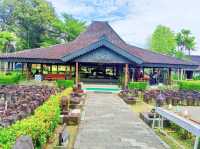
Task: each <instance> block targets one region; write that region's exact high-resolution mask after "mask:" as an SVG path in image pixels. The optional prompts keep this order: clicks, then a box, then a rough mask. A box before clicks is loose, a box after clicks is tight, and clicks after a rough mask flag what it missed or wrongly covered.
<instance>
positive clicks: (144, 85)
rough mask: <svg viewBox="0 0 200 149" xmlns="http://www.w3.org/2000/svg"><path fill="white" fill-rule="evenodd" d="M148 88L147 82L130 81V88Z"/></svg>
mask: <svg viewBox="0 0 200 149" xmlns="http://www.w3.org/2000/svg"><path fill="white" fill-rule="evenodd" d="M146 88H147V82H129V83H128V89H138V90H145V89H146Z"/></svg>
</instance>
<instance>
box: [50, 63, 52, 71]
mask: <svg viewBox="0 0 200 149" xmlns="http://www.w3.org/2000/svg"><path fill="white" fill-rule="evenodd" d="M50 73H52V64H51V65H50Z"/></svg>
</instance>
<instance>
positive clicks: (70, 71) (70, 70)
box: [69, 64, 72, 80]
mask: <svg viewBox="0 0 200 149" xmlns="http://www.w3.org/2000/svg"><path fill="white" fill-rule="evenodd" d="M69 79H70V80H71V79H72V65H71V64H70V65H69Z"/></svg>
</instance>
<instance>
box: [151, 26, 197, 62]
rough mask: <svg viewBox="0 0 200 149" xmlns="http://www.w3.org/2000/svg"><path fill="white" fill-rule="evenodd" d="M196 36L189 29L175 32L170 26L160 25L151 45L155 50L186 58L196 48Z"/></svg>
mask: <svg viewBox="0 0 200 149" xmlns="http://www.w3.org/2000/svg"><path fill="white" fill-rule="evenodd" d="M195 44H196V43H195V37H194V36H193V35H192V34H191V31H190V30H188V29H182V30H181V32H178V33H174V32H173V31H172V30H171V29H170V28H169V27H166V26H163V25H158V26H157V27H156V29H155V31H154V32H153V34H152V37H151V42H150V46H151V49H152V50H153V51H155V52H158V53H162V54H166V55H170V56H175V57H177V58H179V59H185V58H186V56H185V55H186V53H185V51H188V54H189V55H190V51H191V50H194V48H195Z"/></svg>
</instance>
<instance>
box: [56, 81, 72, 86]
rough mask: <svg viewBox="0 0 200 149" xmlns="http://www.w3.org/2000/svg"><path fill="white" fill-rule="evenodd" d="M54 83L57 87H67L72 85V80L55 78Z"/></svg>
mask: <svg viewBox="0 0 200 149" xmlns="http://www.w3.org/2000/svg"><path fill="white" fill-rule="evenodd" d="M56 83H57V86H58V87H59V88H62V87H64V88H69V87H73V86H74V81H73V80H57V81H56Z"/></svg>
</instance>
